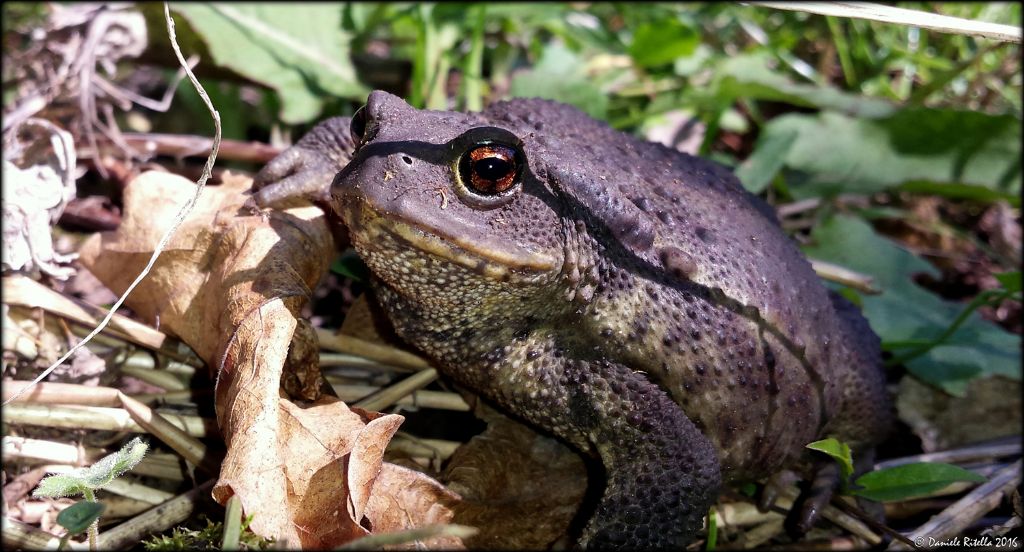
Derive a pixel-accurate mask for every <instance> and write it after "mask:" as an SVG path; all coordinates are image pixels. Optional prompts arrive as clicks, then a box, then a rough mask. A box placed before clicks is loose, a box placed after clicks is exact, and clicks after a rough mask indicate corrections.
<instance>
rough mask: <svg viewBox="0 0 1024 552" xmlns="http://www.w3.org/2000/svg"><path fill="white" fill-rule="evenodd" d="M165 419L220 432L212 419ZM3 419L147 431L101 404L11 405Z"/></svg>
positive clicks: (208, 433) (192, 429)
mask: <svg viewBox="0 0 1024 552" xmlns="http://www.w3.org/2000/svg"><path fill="white" fill-rule="evenodd" d="M164 418H166V419H167V420H168V421H169V422H171V423H172V424H174V425H175V426H177V427H178V428H180V429H184V430H185V432H186V433H188V434H189V435H191V436H193V437H214V436H217V435H218V434H219V433H218V430H217V422H216V420H213V419H212V418H201V417H199V416H189V415H183V414H165V415H164ZM3 422H4V423H5V424H26V425H35V426H42V427H62V428H67V429H93V430H103V431H128V432H132V433H147V431H146V429H145V428H143V427H142V426H141V425H139V424H138V423H136V422H135V421H134V420H132V417H131V415H130V414H129V413H128V411H126V410H124V409H122V408H105V407H100V406H48V405H42V404H20V403H18V404H10V405H7V406H5V407H4V409H3Z"/></svg>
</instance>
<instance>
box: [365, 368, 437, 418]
mask: <svg viewBox="0 0 1024 552" xmlns="http://www.w3.org/2000/svg"><path fill="white" fill-rule="evenodd" d="M436 379H437V370H435V369H433V368H427V369H426V370H421V371H419V372H416V373H415V374H412V375H411V376H408V377H406V378H405V379H403V380H402V381H399V382H398V383H396V384H394V385H390V386H388V387H385V388H383V389H381V390H380V391H378V392H377V393H374V394H373V395H370V396H369V397H367V398H365V399H363V400H361V401H359V402H357V403H356V404H355V405H353V406H357V407H359V408H365V409H366V410H378V411H379V410H384V409H385V408H389V407H391V406H392V405H394V404H395V403H396V402H398V400H399V399H401V398H403V397H406V396H408V395H409V394H410V393H412V392H414V391H416V390H418V389H421V388H423V387H426V386H427V385H430V384H431V383H432V382H434V381H435V380H436Z"/></svg>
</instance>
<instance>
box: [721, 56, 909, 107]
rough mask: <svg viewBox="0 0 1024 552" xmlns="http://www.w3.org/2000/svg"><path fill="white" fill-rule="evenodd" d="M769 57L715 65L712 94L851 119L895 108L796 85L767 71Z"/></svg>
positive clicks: (738, 58) (736, 58) (823, 88)
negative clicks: (824, 111)
mask: <svg viewBox="0 0 1024 552" xmlns="http://www.w3.org/2000/svg"><path fill="white" fill-rule="evenodd" d="M772 61H773V56H771V55H770V54H768V53H767V52H759V53H755V54H746V55H739V56H734V57H727V58H725V59H723V60H722V61H721V63H719V64H718V65H717V66H715V79H716V80H715V83H714V84H713V88H714V89H715V90H716V92H715V93H716V94H717V95H719V96H721V97H724V98H745V99H753V100H771V101H776V102H786V103H790V104H793V105H797V106H801V107H814V108H819V109H831V110H835V111H840V112H843V113H846V114H848V115H851V116H854V117H872V118H873V117H883V116H886V115H889V114H891V113H893V112H894V111H895V110H896V106H895V105H894V104H892V103H890V102H888V101H885V100H879V99H876V98H869V97H865V96H858V95H854V94H848V93H846V92H842V91H841V90H839V89H836V88H832V87H826V86H815V85H812V84H797V83H794V82H793V81H791V80H790V79H788V78H787V77H785V76H784V75H782V74H781V73H779V72H778V70H772V69H770V68H769V64H770V63H771V62H772Z"/></svg>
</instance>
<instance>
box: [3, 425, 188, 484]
mask: <svg viewBox="0 0 1024 552" xmlns="http://www.w3.org/2000/svg"><path fill="white" fill-rule="evenodd" d="M110 452H111V451H108V450H103V449H100V448H96V447H81V446H75V445H71V444H67V443H57V442H54V441H46V440H42V439H28V438H25V437H17V436H13V435H7V436H5V437H4V438H3V458H4V461H5V462H15V463H23V464H40V463H41V464H67V465H71V466H86V465H89V464H92V463H93V462H95V461H96V460H99V459H100V458H103V457H104V456H106V455H108V454H110ZM132 473H134V474H136V475H148V476H151V477H157V478H160V479H168V480H172V481H183V480H184V479H185V474H184V472H183V471H182V468H181V459H180V457H179V456H178V455H176V454H167V453H161V452H151V453H149V454H147V455H146V457H145V458H143V459H142V462H140V463H139V465H137V466H135V468H134V469H133V470H132Z"/></svg>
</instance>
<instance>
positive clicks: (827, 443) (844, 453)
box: [807, 437, 853, 485]
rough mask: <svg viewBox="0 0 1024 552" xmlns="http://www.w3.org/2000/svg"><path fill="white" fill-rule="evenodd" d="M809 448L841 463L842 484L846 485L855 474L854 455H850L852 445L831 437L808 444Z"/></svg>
mask: <svg viewBox="0 0 1024 552" xmlns="http://www.w3.org/2000/svg"><path fill="white" fill-rule="evenodd" d="M807 448H809V449H811V450H816V451H818V452H824V453H825V454H827V455H829V456H831V457H832V458H833V459H834V460H835V461H836V462H839V469H840V471H841V473H842V482H843V484H844V485H845V484H846V481H847V480H848V479H849V478H850V474H852V473H853V455H852V454H851V453H850V445H847V444H846V443H844V442H842V441H839V440H838V439H836V438H835V437H829V438H828V439H822V440H820V441H815V442H813V443H808V444H807Z"/></svg>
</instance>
